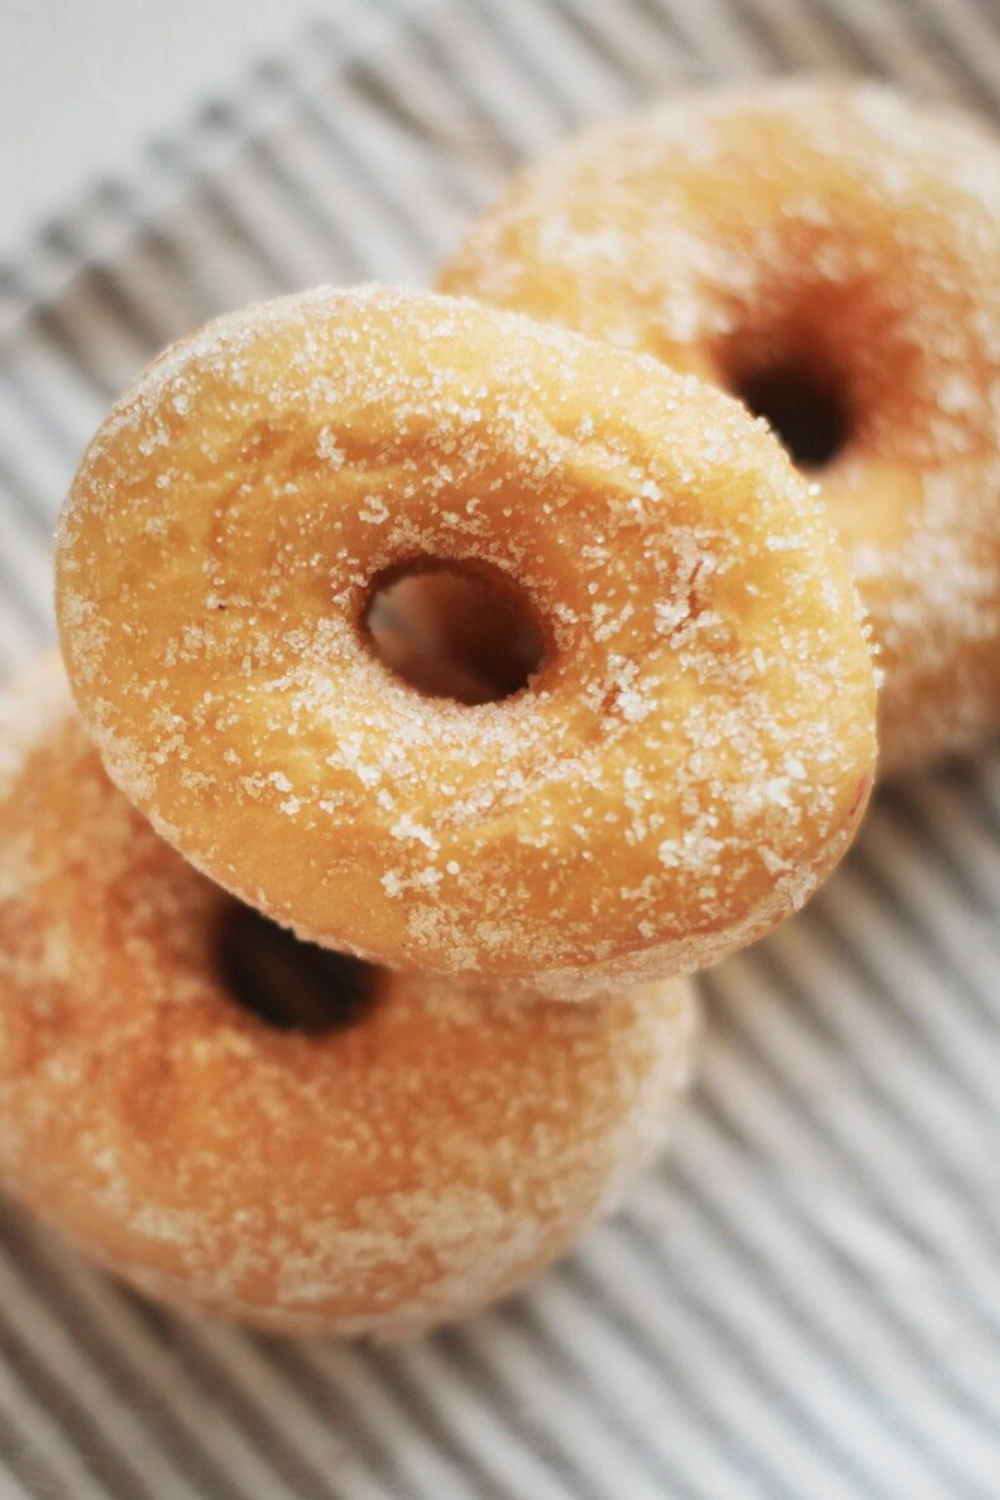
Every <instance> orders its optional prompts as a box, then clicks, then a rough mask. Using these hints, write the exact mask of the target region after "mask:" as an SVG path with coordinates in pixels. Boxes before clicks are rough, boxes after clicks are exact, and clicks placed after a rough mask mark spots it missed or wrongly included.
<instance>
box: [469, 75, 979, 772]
mask: <svg viewBox="0 0 1000 1500" xmlns="http://www.w3.org/2000/svg"><path fill="white" fill-rule="evenodd" d="M998 264H1000V146H998V143H997V140H996V139H995V138H992V137H990V136H989V135H988V134H987V133H986V131H985V130H984V129H983V128H982V127H981V126H979V125H977V124H976V123H974V122H972V121H968V120H965V119H963V118H961V117H959V116H956V115H955V114H954V113H952V112H950V111H948V112H946V111H944V110H942V109H930V108H927V107H923V108H918V107H916V106H914V105H912V104H910V103H908V102H907V101H906V100H904V99H901V98H899V97H898V96H896V95H894V94H893V93H892V91H891V90H888V89H886V88H884V87H882V86H878V85H874V84H871V83H863V84H847V83H842V84H838V83H831V82H826V81H816V80H805V81H795V82H785V83H780V84H774V83H768V84H767V85H763V86H756V87H753V88H746V89H738V90H733V89H718V90H713V91H706V92H705V93H702V94H697V95H692V96H688V97H686V98H682V99H680V100H678V101H676V102H671V103H670V104H669V105H667V106H665V107H660V108H658V109H655V110H652V111H650V112H647V113H643V114H640V115H636V116H634V117H632V118H629V119H625V120H623V121H621V122H619V123H613V124H611V125H605V126H602V127H599V128H598V129H595V130H592V131H590V132H589V133H586V134H584V135H582V136H580V137H579V139H577V140H576V141H573V142H571V143H570V144H569V145H568V146H567V147H565V148H564V149H562V150H560V151H557V152H556V153H554V154H553V155H552V156H550V157H548V158H547V159H546V160H544V161H542V162H540V163H539V164H538V165H537V166H535V167H532V168H531V169H529V170H528V171H527V172H526V173H525V174H524V175H523V176H522V177H521V178H520V179H519V180H518V181H517V182H515V184H514V186H513V188H512V189H511V191H510V192H509V193H508V195H507V196H506V197H505V199H504V200H503V201H502V202H501V203H500V204H499V205H498V207H497V208H495V209H494V210H493V211H492V212H489V213H487V214H486V216H485V217H484V218H483V219H482V220H481V221H480V222H479V223H478V224H476V225H475V226H474V228H473V230H472V232H471V234H470V235H469V237H468V238H467V240H466V241H465V243H464V245H463V246H462V247H461V248H460V249H459V251H458V253H457V254H456V256H455V257H454V259H453V260H452V261H451V263H450V264H449V265H448V266H447V267H446V268H445V269H444V271H443V272H442V275H441V278H440V284H441V286H442V287H443V288H444V289H445V290H447V291H450V292H455V293H466V294H470V295H474V296H476V297H478V298H481V299H482V300H484V301H486V302H489V303H492V304H496V305H499V306H503V307H509V308H515V309H519V310H521V311H523V312H528V313H531V314H533V315H534V316H536V317H538V318H541V319H544V320H547V321H551V322H554V323H557V324H561V325H564V326H566V327H572V328H577V329H580V330H581V331H582V332H584V333H587V334H590V335H591V336H594V337H600V338H605V339H608V340H609V341H610V342H612V343H614V344H618V345H623V346H626V347H628V348H632V349H638V350H641V351H643V352H645V353H649V354H653V355H655V356H657V357H658V358H660V359H662V360H664V361H666V362H667V363H668V364H670V365H672V366H673V367H674V368H677V369H682V370H687V371H694V372H695V373H697V374H698V375H700V376H702V377H704V378H706V379H709V380H712V381H714V382H715V383H717V384H720V385H722V386H723V387H725V388H727V389H731V390H737V391H738V390H739V388H740V384H741V379H742V380H745V379H746V377H747V376H748V375H751V374H753V373H755V372H759V371H761V370H766V369H768V368H777V367H780V366H782V365H785V366H786V367H792V368H793V369H794V368H798V369H799V370H801V371H802V372H804V373H805V374H806V375H807V376H809V377H818V378H819V379H820V380H821V381H822V382H824V383H828V384H829V385H830V386H831V387H834V388H836V390H837V391H838V392H839V399H840V400H841V402H842V404H843V407H844V411H845V416H846V421H847V426H848V433H847V440H846V442H845V443H844V445H843V447H842V449H841V451H840V453H839V456H838V457H837V458H836V459H835V460H834V461H833V462H831V463H830V465H829V466H828V467H826V468H824V469H823V470H822V471H821V472H819V473H817V474H816V475H813V476H811V477H816V478H818V479H819V480H820V483H821V486H822V493H823V496H824V498H825V500H826V502H827V504H828V507H829V510H830V515H831V519H832V520H833V522H834V524H835V526H836V527H837V528H838V530H839V532H840V535H841V537H842V539H843V541H844V543H845V545H846V547H847V549H848V554H849V560H850V562H851V565H852V567H853V570H854V575H855V578H856V580H857V582H858V585H859V589H860V592H861V597H862V601H863V603H864V605H865V607H866V610H867V612H868V614H869V617H870V619H871V622H872V626H873V634H874V639H875V642H876V644H877V646H878V648H879V650H880V664H881V666H882V668H883V670H884V674H885V681H884V685H883V690H882V693H881V695H880V706H879V729H880V736H879V762H880V768H881V770H882V772H883V773H890V772H894V771H902V770H908V769H916V768H919V767H920V766H922V765H925V764H926V763H928V762H930V761H932V760H934V759H936V758H938V757H939V756H941V755H944V754H947V753H950V752H953V751H960V750H963V749H967V748H969V747H970V746H971V745H974V744H975V743H976V742H977V741H981V740H982V739H983V738H984V737H985V736H987V735H989V734H991V733H993V732H994V731H995V730H996V729H997V728H998V727H1000V456H998V455H1000V276H998V274H997V266H998Z"/></svg>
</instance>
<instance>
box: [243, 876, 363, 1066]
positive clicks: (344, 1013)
mask: <svg viewBox="0 0 1000 1500" xmlns="http://www.w3.org/2000/svg"><path fill="white" fill-rule="evenodd" d="M216 956H217V963H218V968H219V971H220V974H221V977H222V980H223V982H224V984H225V986H226V988H227V989H228V991H229V993H230V995H231V996H232V998H233V1000H234V1001H235V1003H236V1004H237V1005H239V1006H240V1008H241V1009H242V1010H245V1011H248V1012H249V1013H250V1014H251V1015H252V1016H255V1017H256V1018H257V1020H258V1021H263V1022H264V1024H265V1025H267V1026H274V1027H276V1028H277V1029H278V1030H279V1031H302V1032H307V1033H309V1034H310V1035H313V1036H319V1035H322V1034H323V1033H324V1032H328V1031H344V1030H346V1029H347V1028H348V1027H350V1026H356V1025H357V1024H358V1023H359V1022H360V1021H362V1020H363V1019H364V1018H365V1016H366V1015H367V1014H368V1013H369V1011H370V1010H371V1008H372V1006H373V1005H374V1004H375V1002H376V999H377V996H378V989H379V981H380V977H381V973H382V971H381V970H380V969H379V968H378V967H377V966H376V965H375V964H370V963H367V962H366V961H365V960H364V959H363V958H354V957H352V956H351V955H350V954H348V953H335V952H333V951H332V950H330V949H327V948H320V947H318V946H317V945H316V944H315V943H306V942H303V941H302V939H301V938H297V937H296V936H295V935H294V933H291V932H288V931H287V930H286V929H285V928H284V927H279V926H278V924H277V923H276V922H272V921H270V920H269V918H267V917H264V916H261V914H260V912H258V911H254V909H253V908H252V907H250V906H244V905H242V904H241V903H240V902H235V901H234V902H233V903H232V905H231V906H229V907H227V909H226V913H225V916H224V917H223V920H222V926H221V928H220V931H219V934H218V947H217V955H216Z"/></svg>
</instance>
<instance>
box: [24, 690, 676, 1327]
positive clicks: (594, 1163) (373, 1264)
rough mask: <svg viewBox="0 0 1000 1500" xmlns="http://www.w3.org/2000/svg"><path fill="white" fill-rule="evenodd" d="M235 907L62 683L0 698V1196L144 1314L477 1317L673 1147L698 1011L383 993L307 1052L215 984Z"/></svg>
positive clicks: (386, 988)
mask: <svg viewBox="0 0 1000 1500" xmlns="http://www.w3.org/2000/svg"><path fill="white" fill-rule="evenodd" d="M233 906H234V903H233V901H232V898H231V897H229V896H228V895H226V894H225V893H224V892H223V891H221V890H220V889H219V888H218V887H216V886H213V885H211V884H210V883H209V882H208V881H207V880H205V878H204V877H203V876H201V875H199V874H197V873H196V872H195V871H194V870H193V869H192V868H191V867H190V866H189V865H187V864H186V863H185V862H184V861H183V860H182V859H181V858H180V856H179V855H177V854H176V853H175V851H174V850H173V849H171V848H170V847H169V846H168V845H166V844H164V843H163V842H162V841H161V840H160V839H159V838H157V836H156V835H155V834H154V833H153V831H152V829H151V828H150V827H149V825H148V824H147V823H146V822H145V820H144V819H143V818H142V817H141V816H140V815H139V814H138V813H137V812H136V811H135V810H134V809H133V808H132V807H131V805H130V804H129V803H128V802H127V801H126V800H125V798H124V797H122V795H121V794H120V793H119V792H118V791H117V790H116V789H115V788H114V787H113V786H112V785H111V783H110V782H109V781H108V780H107V778H106V776H105V774H104V772H103V771H102V769H101V765H100V761H99V759H98V756H97V754H96V752H95V751H94V750H93V749H92V748H91V747H90V745H89V743H88V741H87V740H86V738H85V735H84V732H83V729H82V727H81V725H80V722H79V719H78V717H77V715H76V713H75V711H74V709H73V707H72V702H71V699H70V696H69V693H68V691H67V688H66V685H65V679H64V677H63V674H62V669H61V667H60V666H59V665H58V663H57V662H54V661H53V662H51V663H49V664H48V665H47V666H46V667H45V669H44V670H43V671H42V672H40V673H36V675H35V676H34V677H32V678H31V679H30V680H29V681H27V682H26V683H25V684H23V685H22V687H21V688H20V689H19V690H18V691H17V692H15V693H13V694H10V695H8V697H7V698H6V699H4V700H3V701H2V703H0V1121H2V1123H0V1178H2V1180H3V1182H4V1184H5V1185H6V1186H7V1187H8V1188H9V1189H10V1190H11V1191H12V1192H13V1193H14V1195H15V1196H17V1197H18V1198H20V1199H21V1200H22V1201H23V1202H24V1203H26V1204H27V1205H28V1206H29V1207H30V1208H31V1209H33V1210H34V1211H35V1212H36V1213H38V1214H40V1215H41V1216H42V1217H44V1218H45V1219H46V1220H48V1221H49V1222H50V1223H51V1224H52V1225H53V1226H54V1227H56V1228H57V1229H58V1230H60V1231H61V1232H62V1233H63V1234H64V1235H66V1236H68V1237H69V1238H70V1239H71V1240H73V1241H74V1242H76V1243H77V1244H78V1245H79V1246H80V1247H81V1248H83V1249H85V1250H86V1251H87V1252H88V1253H90V1254H91V1255H93V1256H94V1257H95V1258H96V1259H98V1260H99V1261H100V1262H102V1263H103V1264H104V1265H105V1266H106V1267H107V1268H109V1269H110V1270H112V1271H114V1272H116V1273H117V1274H118V1275H119V1276H122V1277H124V1278H125V1279H126V1280H128V1281H129V1282H131V1283H132V1284H133V1285H135V1286H137V1287H138V1288H140V1289H141V1290H143V1291H145V1292H147V1293H148V1294H150V1295H152V1296H154V1297H157V1298H162V1299H164V1300H166V1301H169V1302H175V1303H180V1304H182V1305H185V1306H188V1307H190V1308H194V1309H199V1310H201V1311H204V1312H208V1313H210V1314H215V1315H218V1316H220V1317H228V1318H235V1319H241V1320H244V1321H246V1322H248V1323H252V1324H257V1325H260V1326H263V1327H269V1328H273V1329H278V1330H286V1331H289V1332H292V1331H294V1332H313V1333H326V1334H339V1335H354V1334H360V1333H379V1334H381V1335H384V1336H392V1335H397V1334H400V1333H403V1332H406V1331H411V1330H414V1329H417V1328H419V1327H422V1326H424V1325H427V1324H430V1323H434V1322H438V1321H440V1320H445V1319H452V1318H458V1317H461V1316H462V1315H463V1314H465V1313H467V1312H469V1311H471V1310H473V1309H474V1308H476V1307H478V1306H480V1305H481V1304H482V1303H483V1302H486V1301H487V1300H489V1299H490V1298H493V1297H497V1296H501V1295H503V1294H504V1293H505V1292H507V1291H509V1290H510V1289H511V1288H512V1287H514V1286H515V1285H517V1284H519V1283H520V1282H522V1281H524V1280H525V1279H527V1278H528V1277H530V1276H532V1275H533V1274H534V1273H535V1272H536V1271H538V1270H539V1269H541V1268H542V1267H543V1266H545V1265H546V1264H547V1263H548V1262H549V1261H551V1260H552V1259H553V1258H554V1257H556V1256H557V1255H559V1254H561V1253H562V1252H563V1251H564V1250H565V1249H566V1248H567V1247H568V1246H569V1244H570V1243H571V1241H572V1240H573V1238H574V1237H575V1236H576V1235H577V1234H578V1233H579V1231H580V1230H581V1229H582V1228H583V1226H584V1225H585V1224H586V1223H587V1222H588V1221H589V1220H590V1219H591V1218H592V1217H593V1216H594V1215H595V1214H597V1213H599V1212H601V1211H603V1210H605V1209H607V1208H609V1207H610V1206H612V1205H613V1204H614V1203H615V1202H616V1200H617V1197H618V1194H619V1191H620V1189H621V1188H622V1186H623V1184H624V1182H625V1180H626V1178H627V1177H628V1175H629V1173H630V1172H631V1171H632V1170H633V1169H634V1168H635V1167H636V1166H637V1165H638V1164H639V1163H640V1162H642V1161H643V1160H644V1159H645V1158H646V1157H647V1155H648V1154H649V1153H650V1152H651V1151H652V1150H653V1149H654V1148H655V1147H656V1146H657V1145H658V1144H659V1143H660V1142H661V1140H662V1138H663V1135H664V1132H665V1130H666V1127H667V1125H668V1124H669V1121H670V1119H671V1118H672V1116H673V1114H674V1112H675V1109H676V1104H677V1098H678V1094H679V1092H680V1090H681V1089H682V1087H683V1085H684V1084H685V1082H686V1080H687V1077H688V1073H689V1069H690V1063H691V1056H692V1048H693V1041H694V1034H695V1029H696V1007H695V999H694V995H693V991H692V989H691V987H690V986H689V985H688V983H687V982H686V981H679V980H672V981H665V982H663V983H661V984H657V985H652V986H649V987H646V988H640V989H635V990H632V991H630V992H628V993H625V994H622V995H615V996H611V995H609V996H607V997H605V998H604V1000H603V1001H602V1002H601V1003H595V1004H592V1005H590V1004H586V1005H575V1006H567V1005H561V1004H559V1003H558V1002H552V1001H545V1000H540V999H539V998H538V997H537V996H528V995H521V996H520V997H518V998H511V997H510V996H504V995H503V993H498V992H497V991H496V990H495V989H490V988H488V987H486V986H483V985H475V984H471V983H468V982H466V983H462V982H454V983H452V982H449V981H447V980H442V979H430V980H428V979H418V978H414V977H403V976H384V978H383V984H382V988H381V989H380V991H379V993H378V996H377V999H376V1000H375V1001H374V1002H373V1004H372V1007H371V1009H370V1010H369V1011H367V1012H365V1014H364V1015H363V1016H361V1017H360V1019H358V1020H356V1021H355V1023H354V1024H353V1025H351V1026H348V1027H347V1028H346V1029H343V1030H334V1031H331V1032H327V1033H325V1034H323V1035H320V1036H315V1035H306V1034H303V1033H296V1032H293V1031H281V1030H277V1029H275V1028H273V1027H271V1026H269V1025H267V1024H265V1023H264V1022H262V1021H259V1020H257V1019H256V1017H255V1016H254V1015H253V1014H251V1013H249V1012H248V1011H247V1010H245V1009H244V1008H243V1007H241V1005H240V1004H239V1003H238V1001H236V1000H235V999H234V998H233V995H232V992H231V991H230V990H229V989H227V987H226V985H225V983H224V982H223V980H222V978H221V977H220V974H221V972H222V971H221V970H220V968H219V965H218V961H217V956H216V948H217V944H218V935H219V932H220V929H221V926H222V924H223V922H224V920H225V916H226V913H227V912H228V911H230V910H231V909H232V908H233Z"/></svg>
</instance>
